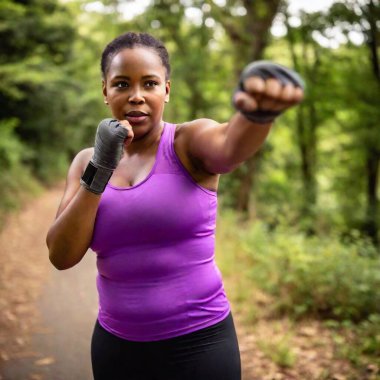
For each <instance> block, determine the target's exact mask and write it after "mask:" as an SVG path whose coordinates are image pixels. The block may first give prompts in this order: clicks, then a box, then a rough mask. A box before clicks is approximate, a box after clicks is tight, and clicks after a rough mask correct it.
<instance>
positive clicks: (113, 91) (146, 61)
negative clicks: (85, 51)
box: [103, 47, 170, 139]
mask: <svg viewBox="0 0 380 380" xmlns="http://www.w3.org/2000/svg"><path fill="white" fill-rule="evenodd" d="M106 75H107V76H106V78H105V80H103V95H104V98H105V100H106V101H107V102H108V104H109V106H110V108H111V112H112V115H113V116H114V117H115V118H116V119H118V120H128V122H129V124H131V126H132V128H133V132H134V135H135V137H134V138H135V139H138V138H139V137H143V136H144V135H145V134H146V133H148V132H149V131H150V130H152V128H154V127H156V126H159V125H160V124H161V122H162V115H163V112H164V104H165V102H166V101H168V100H169V93H170V82H169V81H168V80H166V68H165V66H164V65H163V64H162V62H161V58H160V57H159V56H158V54H157V53H156V52H155V51H154V50H153V49H150V48H146V47H135V48H133V49H123V50H121V51H120V52H119V53H118V54H116V55H115V56H114V57H113V59H112V61H111V63H110V66H109V69H108V72H107V74H106Z"/></svg>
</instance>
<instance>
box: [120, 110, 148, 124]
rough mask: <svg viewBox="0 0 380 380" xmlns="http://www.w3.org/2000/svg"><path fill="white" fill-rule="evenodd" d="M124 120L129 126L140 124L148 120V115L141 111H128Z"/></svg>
mask: <svg viewBox="0 0 380 380" xmlns="http://www.w3.org/2000/svg"><path fill="white" fill-rule="evenodd" d="M125 118H126V120H127V121H128V122H129V124H131V125H134V124H141V123H143V122H144V121H145V120H146V119H147V118H148V114H147V113H145V112H142V111H129V112H128V113H127V114H126V115H125Z"/></svg>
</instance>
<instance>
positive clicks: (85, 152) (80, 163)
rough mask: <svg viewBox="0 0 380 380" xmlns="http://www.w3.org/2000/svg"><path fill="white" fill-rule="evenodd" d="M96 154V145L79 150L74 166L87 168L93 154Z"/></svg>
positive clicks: (73, 162)
mask: <svg viewBox="0 0 380 380" xmlns="http://www.w3.org/2000/svg"><path fill="white" fill-rule="evenodd" d="M93 155H94V147H90V148H84V149H82V150H81V151H79V152H78V153H77V154H76V156H75V157H74V159H73V161H72V164H71V165H72V166H76V167H81V168H83V169H84V168H85V167H86V166H87V164H88V163H89V161H90V160H91V158H92V156H93Z"/></svg>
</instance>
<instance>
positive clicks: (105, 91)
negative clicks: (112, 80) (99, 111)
mask: <svg viewBox="0 0 380 380" xmlns="http://www.w3.org/2000/svg"><path fill="white" fill-rule="evenodd" d="M102 92H103V98H104V103H105V104H108V101H107V84H106V81H105V80H104V79H103V80H102Z"/></svg>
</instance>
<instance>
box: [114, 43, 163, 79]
mask: <svg viewBox="0 0 380 380" xmlns="http://www.w3.org/2000/svg"><path fill="white" fill-rule="evenodd" d="M130 71H132V72H136V73H137V72H149V74H150V75H153V74H155V75H163V76H165V72H166V69H165V66H164V65H163V64H162V61H161V58H160V57H159V55H158V54H157V53H156V52H155V51H154V50H153V49H151V48H146V47H135V48H126V49H123V50H121V51H119V52H118V53H117V54H116V55H115V56H114V57H113V59H112V61H111V62H110V67H109V73H108V74H109V75H110V76H114V75H120V74H122V73H123V74H125V73H127V72H130Z"/></svg>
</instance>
